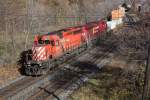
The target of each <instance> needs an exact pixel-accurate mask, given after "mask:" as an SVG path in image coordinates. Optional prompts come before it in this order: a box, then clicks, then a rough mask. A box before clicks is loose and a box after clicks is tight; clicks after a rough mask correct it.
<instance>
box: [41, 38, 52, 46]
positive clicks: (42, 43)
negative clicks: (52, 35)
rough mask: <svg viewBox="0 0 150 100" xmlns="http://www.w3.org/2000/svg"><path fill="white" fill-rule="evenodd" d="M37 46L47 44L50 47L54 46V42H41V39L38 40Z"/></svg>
mask: <svg viewBox="0 0 150 100" xmlns="http://www.w3.org/2000/svg"><path fill="white" fill-rule="evenodd" d="M38 44H39V45H48V44H51V45H52V46H54V44H55V43H54V40H51V41H50V40H42V39H39V40H38Z"/></svg>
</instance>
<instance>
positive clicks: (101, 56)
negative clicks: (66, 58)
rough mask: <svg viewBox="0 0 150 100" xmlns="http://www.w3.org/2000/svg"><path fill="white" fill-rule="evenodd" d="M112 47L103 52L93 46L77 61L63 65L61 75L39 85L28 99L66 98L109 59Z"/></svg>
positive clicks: (59, 99) (50, 99)
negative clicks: (45, 83)
mask: <svg viewBox="0 0 150 100" xmlns="http://www.w3.org/2000/svg"><path fill="white" fill-rule="evenodd" d="M112 49H113V48H111V49H109V50H108V51H107V52H106V53H104V52H101V51H100V48H95V50H92V51H91V52H89V53H88V54H85V55H84V56H82V57H79V58H78V59H77V61H75V62H73V63H71V64H69V65H68V66H65V67H63V73H62V74H63V77H61V76H62V75H60V76H57V78H55V80H53V81H52V82H51V84H48V85H47V86H45V87H40V90H39V91H38V92H36V93H35V94H34V95H32V96H31V97H29V98H28V100H53V99H56V100H66V97H67V96H68V95H69V94H71V93H72V92H73V91H74V90H75V89H77V88H78V87H80V86H81V85H82V84H83V83H84V82H85V81H87V80H88V78H90V77H91V76H92V75H94V74H95V73H96V72H98V70H99V69H100V68H102V67H103V66H104V65H106V64H107V63H108V62H109V61H110V58H111V56H112V55H111V54H110V52H111V51H112ZM87 58H88V59H87ZM84 67H85V68H84ZM86 67H87V68H86Z"/></svg>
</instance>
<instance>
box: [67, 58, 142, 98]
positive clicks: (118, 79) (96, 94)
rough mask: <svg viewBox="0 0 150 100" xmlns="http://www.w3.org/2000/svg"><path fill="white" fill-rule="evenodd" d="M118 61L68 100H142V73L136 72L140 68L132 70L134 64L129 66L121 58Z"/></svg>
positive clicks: (106, 67) (105, 68) (108, 66)
mask: <svg viewBox="0 0 150 100" xmlns="http://www.w3.org/2000/svg"><path fill="white" fill-rule="evenodd" d="M116 60H117V61H116ZM116 60H115V59H114V60H112V62H111V63H110V64H109V65H107V66H105V67H104V68H103V69H102V70H101V72H100V73H98V74H97V75H95V77H93V78H92V79H90V80H89V81H88V82H87V83H85V85H84V86H83V87H81V88H80V89H79V90H77V91H76V92H74V93H73V94H72V95H71V96H70V97H69V99H68V100H140V96H141V90H142V84H143V82H142V79H143V76H142V71H141V70H140V71H139V70H136V69H139V68H135V69H134V71H133V70H130V66H134V64H133V65H132V64H128V63H127V62H126V61H122V60H119V58H116ZM134 67H140V66H134ZM128 68H129V70H128V71H126V69H128Z"/></svg>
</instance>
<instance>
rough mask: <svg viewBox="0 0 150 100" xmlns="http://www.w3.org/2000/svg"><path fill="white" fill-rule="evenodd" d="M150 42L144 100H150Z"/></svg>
mask: <svg viewBox="0 0 150 100" xmlns="http://www.w3.org/2000/svg"><path fill="white" fill-rule="evenodd" d="M149 75H150V42H149V46H148V57H147V61H146V71H145V78H144V86H143V94H142V100H148V98H149V84H150V83H149V79H150V76H149Z"/></svg>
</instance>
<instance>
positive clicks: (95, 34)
mask: <svg viewBox="0 0 150 100" xmlns="http://www.w3.org/2000/svg"><path fill="white" fill-rule="evenodd" d="M106 30H107V22H106V21H105V20H100V21H97V22H90V23H87V24H85V25H82V26H77V27H69V28H65V29H62V30H59V31H55V32H49V33H47V34H44V35H36V36H35V38H34V44H33V47H32V52H31V53H30V54H28V55H27V56H26V61H25V63H24V70H25V73H26V74H27V75H43V74H46V73H47V72H48V71H49V70H51V69H52V68H54V67H55V66H56V65H57V64H59V63H61V62H64V61H65V60H66V59H67V58H69V56H70V55H73V54H75V55H76V54H79V53H80V52H82V51H84V50H85V49H87V48H90V47H91V46H92V43H93V41H95V40H96V39H98V38H99V37H100V35H101V34H102V33H104V32H105V31H106Z"/></svg>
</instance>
